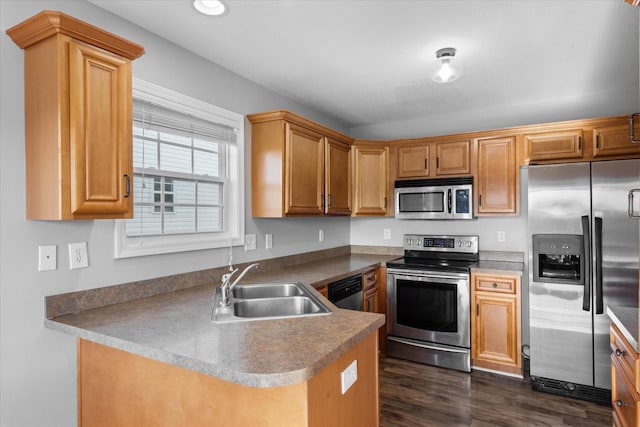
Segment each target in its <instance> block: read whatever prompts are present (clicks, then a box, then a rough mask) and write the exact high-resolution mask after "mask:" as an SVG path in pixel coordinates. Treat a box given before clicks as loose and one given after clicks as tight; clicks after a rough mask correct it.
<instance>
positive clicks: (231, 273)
mask: <svg viewBox="0 0 640 427" xmlns="http://www.w3.org/2000/svg"><path fill="white" fill-rule="evenodd" d="M237 272H238V269H237V268H236V269H234V270H233V271H231V272H229V273H224V274H223V275H222V282H223V283H224V282H228V281H229V279H231V276H233V275H234V274H236V273H237Z"/></svg>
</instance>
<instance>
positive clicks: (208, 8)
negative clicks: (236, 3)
mask: <svg viewBox="0 0 640 427" xmlns="http://www.w3.org/2000/svg"><path fill="white" fill-rule="evenodd" d="M193 7H195V8H196V10H197V11H198V12H200V13H202V14H205V15H210V16H220V15H222V14H223V13H224V12H225V11H226V10H227V7H226V6H225V5H224V3H222V2H221V1H219V0H194V1H193Z"/></svg>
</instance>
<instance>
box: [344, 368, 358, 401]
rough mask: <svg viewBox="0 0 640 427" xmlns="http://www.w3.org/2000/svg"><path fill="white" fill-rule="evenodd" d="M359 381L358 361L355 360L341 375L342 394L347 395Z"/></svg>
mask: <svg viewBox="0 0 640 427" xmlns="http://www.w3.org/2000/svg"><path fill="white" fill-rule="evenodd" d="M357 379H358V361H357V360H354V361H353V362H351V364H350V365H349V366H347V369H345V370H344V371H342V373H340V383H341V385H342V394H345V393H346V392H347V390H349V388H350V387H351V386H352V385H353V384H354V383H355V382H356V380H357Z"/></svg>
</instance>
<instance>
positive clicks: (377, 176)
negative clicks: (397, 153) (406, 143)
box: [352, 146, 389, 215]
mask: <svg viewBox="0 0 640 427" xmlns="http://www.w3.org/2000/svg"><path fill="white" fill-rule="evenodd" d="M352 150H353V154H352V155H353V165H354V166H353V173H354V195H353V197H354V203H353V214H354V215H386V214H387V176H388V172H387V171H388V162H389V160H388V159H389V149H388V148H387V147H364V146H353V147H352Z"/></svg>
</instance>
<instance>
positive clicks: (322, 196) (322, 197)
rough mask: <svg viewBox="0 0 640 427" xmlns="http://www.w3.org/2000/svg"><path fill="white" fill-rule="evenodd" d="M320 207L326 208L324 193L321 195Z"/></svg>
mask: <svg viewBox="0 0 640 427" xmlns="http://www.w3.org/2000/svg"><path fill="white" fill-rule="evenodd" d="M320 206H322V207H323V208H324V193H322V194H321V195H320Z"/></svg>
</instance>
